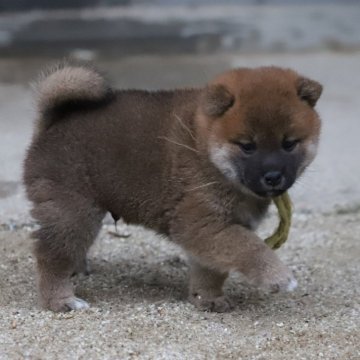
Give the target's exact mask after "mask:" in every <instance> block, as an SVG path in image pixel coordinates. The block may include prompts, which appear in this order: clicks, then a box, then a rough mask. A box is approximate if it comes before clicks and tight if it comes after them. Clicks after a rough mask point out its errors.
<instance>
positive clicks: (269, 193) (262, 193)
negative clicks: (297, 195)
mask: <svg viewBox="0 0 360 360" xmlns="http://www.w3.org/2000/svg"><path fill="white" fill-rule="evenodd" d="M285 191H286V189H281V190H269V191H256V192H255V194H256V195H257V196H260V197H262V198H273V197H277V196H280V195H282V194H283V193H284V192H285Z"/></svg>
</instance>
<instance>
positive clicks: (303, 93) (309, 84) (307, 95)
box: [296, 77, 323, 107]
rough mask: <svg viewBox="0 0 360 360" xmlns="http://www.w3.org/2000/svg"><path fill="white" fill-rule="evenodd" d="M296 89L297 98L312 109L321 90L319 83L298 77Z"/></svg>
mask: <svg viewBox="0 0 360 360" xmlns="http://www.w3.org/2000/svg"><path fill="white" fill-rule="evenodd" d="M296 87H297V93H298V96H299V98H300V99H301V100H304V101H306V102H307V103H308V104H309V105H310V106H312V107H314V106H315V105H316V102H317V101H318V100H319V97H320V95H321V93H322V89H323V87H322V85H321V84H320V83H318V82H317V81H314V80H311V79H308V78H305V77H300V78H299V79H298V80H297V83H296Z"/></svg>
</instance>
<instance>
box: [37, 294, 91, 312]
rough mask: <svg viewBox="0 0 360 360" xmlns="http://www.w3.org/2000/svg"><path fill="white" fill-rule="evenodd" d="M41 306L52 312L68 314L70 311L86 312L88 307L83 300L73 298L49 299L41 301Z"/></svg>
mask: <svg viewBox="0 0 360 360" xmlns="http://www.w3.org/2000/svg"><path fill="white" fill-rule="evenodd" d="M43 306H44V307H45V308H47V309H49V310H52V311H54V312H68V311H71V310H87V309H89V307H90V305H89V304H88V303H87V302H86V301H85V300H82V299H80V298H78V297H75V296H69V297H66V298H58V299H51V300H48V301H46V302H44V301H43Z"/></svg>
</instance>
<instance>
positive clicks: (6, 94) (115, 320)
mask: <svg viewBox="0 0 360 360" xmlns="http://www.w3.org/2000/svg"><path fill="white" fill-rule="evenodd" d="M48 60H50V59H43V58H35V57H33V58H27V59H16V58H13V59H10V58H7V59H4V58H2V59H1V58H0V289H1V290H0V329H1V331H0V344H1V345H0V359H24V358H25V359H60V358H61V359H75V358H79V359H82V358H87V359H99V358H101V359H114V358H117V359H137V358H139V359H319V358H323V359H344V360H345V359H359V358H360V352H359V346H358V344H359V343H360V331H359V326H360V317H359V310H360V306H359V270H360V269H359V257H360V245H359V239H358V236H359V232H360V221H359V220H360V182H359V177H360V166H359V156H360V142H359V140H358V138H359V133H360V121H359V115H360V101H359V100H360V99H359V96H360V95H359V94H360V78H359V73H360V52H342V53H341V52H337V53H331V52H316V53H302V54H288V55H276V54H274V55H246V56H241V57H240V56H238V55H227V56H219V55H213V56H206V57H203V56H173V57H172V56H169V57H164V56H161V57H160V56H148V57H131V58H127V59H123V60H118V61H114V60H109V59H105V58H99V59H98V62H99V64H100V66H101V67H102V68H104V69H106V70H108V72H109V74H110V77H111V78H112V80H113V82H114V83H115V84H116V85H118V86H123V87H143V88H162V87H166V88H169V87H175V86H184V85H191V86H195V85H197V84H201V83H204V82H206V80H207V79H209V78H211V76H213V75H214V74H215V73H218V72H219V71H222V70H223V69H226V68H229V67H233V66H257V65H269V64H277V65H281V66H289V67H292V68H295V69H297V70H299V71H300V72H303V73H304V74H306V75H308V76H312V77H314V78H315V79H317V80H319V81H320V82H322V83H323V84H324V86H325V91H324V94H323V97H322V99H321V100H320V102H319V107H318V109H319V112H320V114H321V116H322V118H323V133H322V141H321V148H320V153H319V156H318V158H317V160H316V162H315V163H314V164H313V166H312V167H311V169H309V171H308V173H307V174H306V176H304V178H303V179H302V180H301V181H299V183H298V184H297V185H296V186H295V187H294V189H293V191H292V197H293V200H294V203H295V209H296V211H295V215H294V225H293V228H292V232H291V237H290V239H289V242H288V243H287V244H286V246H285V247H284V248H283V249H281V250H280V256H281V257H282V258H283V259H284V261H285V262H286V263H287V264H289V266H290V267H291V268H292V269H293V270H294V272H295V274H296V277H297V279H298V281H299V288H298V289H297V290H296V291H295V292H294V293H292V294H285V295H276V296H266V295H264V294H262V293H260V292H258V291H257V290H255V289H253V288H250V287H249V286H248V285H246V283H245V282H244V281H243V279H242V278H241V277H240V276H237V275H236V276H235V275H234V276H233V277H232V278H231V279H230V280H229V281H228V283H227V292H228V293H229V294H230V296H231V297H232V299H233V300H234V301H235V303H236V304H237V306H236V308H235V310H234V312H232V313H229V314H222V315H220V314H208V313H201V312H199V311H197V310H195V309H194V308H193V307H192V306H191V305H189V304H188V303H187V302H186V271H187V266H186V261H185V259H184V256H183V254H182V253H181V251H180V249H178V248H176V247H174V246H173V245H171V244H169V243H168V242H166V241H165V240H163V239H158V238H156V236H155V235H154V234H152V233H151V232H147V231H145V230H144V229H141V228H135V227H125V226H120V231H128V232H130V234H131V236H130V238H127V239H124V238H116V237H114V236H112V235H111V234H110V233H109V232H108V230H109V225H104V228H103V230H102V233H101V235H100V236H99V239H98V241H97V243H96V245H95V246H94V247H93V249H92V252H91V256H90V264H91V267H92V268H93V271H94V272H93V273H92V274H91V275H90V276H89V277H84V276H82V277H80V278H75V279H74V281H75V282H76V283H78V284H79V287H78V293H79V295H81V296H83V297H84V298H86V299H87V300H89V302H90V303H91V305H92V308H91V310H89V311H88V312H83V313H69V314H65V315H56V314H52V313H50V312H47V311H42V310H40V309H39V308H38V307H37V305H36V295H35V285H34V282H35V280H34V273H33V265H34V259H33V257H32V255H31V251H30V248H31V240H30V239H29V233H30V230H31V229H32V228H33V227H34V224H33V222H32V221H31V219H30V217H29V215H28V205H27V203H26V201H25V199H24V196H23V193H22V187H21V185H20V177H21V161H22V158H23V156H24V151H25V149H26V146H27V144H28V143H29V141H30V136H31V126H32V121H33V117H34V113H33V110H32V100H31V93H30V90H29V87H28V85H27V82H28V80H29V79H31V78H33V77H34V75H35V73H36V71H37V70H38V69H39V68H41V67H42V66H43V64H44V63H45V62H47V61H48ZM275 221H276V219H275V218H274V215H273V214H272V215H271V216H269V218H268V219H267V220H266V223H265V224H264V225H263V227H262V228H261V229H260V234H261V235H263V236H265V234H268V233H269V232H270V231H271V229H272V228H273V227H274V226H275Z"/></svg>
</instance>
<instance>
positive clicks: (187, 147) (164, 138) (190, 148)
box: [158, 136, 199, 154]
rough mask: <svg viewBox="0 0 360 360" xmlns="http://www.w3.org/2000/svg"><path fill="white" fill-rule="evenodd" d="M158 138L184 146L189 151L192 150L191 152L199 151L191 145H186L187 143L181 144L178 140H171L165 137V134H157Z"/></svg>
mask: <svg viewBox="0 0 360 360" xmlns="http://www.w3.org/2000/svg"><path fill="white" fill-rule="evenodd" d="M158 139H163V140H166V141H168V142H170V143H172V144H175V145H179V146H182V147H184V148H185V149H188V150H191V151H193V152H195V153H197V154H198V153H199V152H198V151H197V150H196V149H194V148H192V147H191V146H188V145H185V144H181V143H179V142H176V141H174V140H171V139H169V138H167V137H166V136H158Z"/></svg>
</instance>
